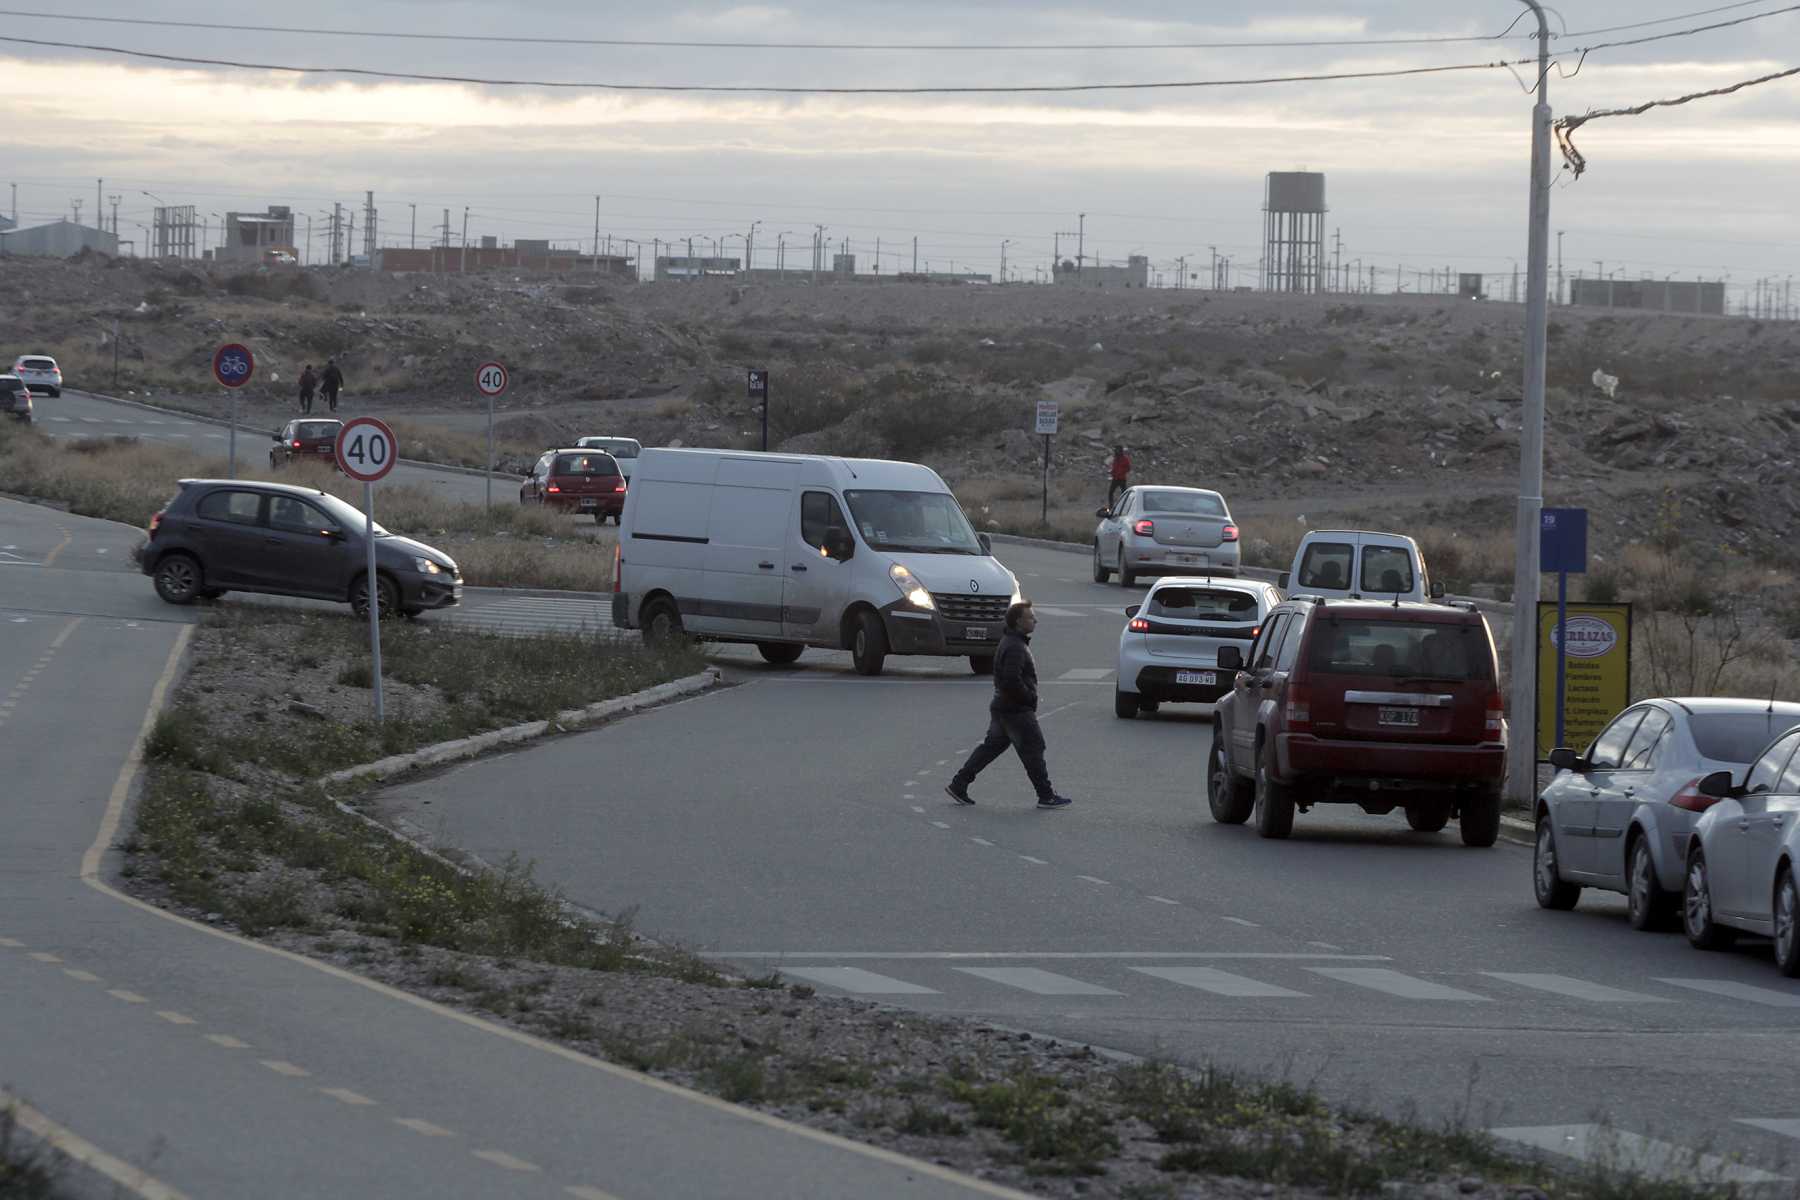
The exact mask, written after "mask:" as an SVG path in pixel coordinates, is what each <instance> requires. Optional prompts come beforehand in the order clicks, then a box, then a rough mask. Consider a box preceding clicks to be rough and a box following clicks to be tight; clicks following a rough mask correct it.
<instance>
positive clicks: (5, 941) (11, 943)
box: [0, 937, 25, 950]
mask: <svg viewBox="0 0 1800 1200" xmlns="http://www.w3.org/2000/svg"><path fill="white" fill-rule="evenodd" d="M0 946H6V947H8V948H10V949H13V950H22V949H24V948H25V943H24V942H21V941H20V940H19V939H18V938H8V937H0Z"/></svg>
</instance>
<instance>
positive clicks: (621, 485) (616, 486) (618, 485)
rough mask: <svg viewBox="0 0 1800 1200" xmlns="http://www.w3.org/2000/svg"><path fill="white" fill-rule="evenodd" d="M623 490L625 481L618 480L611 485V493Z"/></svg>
mask: <svg viewBox="0 0 1800 1200" xmlns="http://www.w3.org/2000/svg"><path fill="white" fill-rule="evenodd" d="M624 490H625V481H624V480H623V479H621V480H619V482H617V483H615V484H613V491H615V492H622V491H624Z"/></svg>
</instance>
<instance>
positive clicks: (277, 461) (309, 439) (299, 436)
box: [269, 417, 344, 471]
mask: <svg viewBox="0 0 1800 1200" xmlns="http://www.w3.org/2000/svg"><path fill="white" fill-rule="evenodd" d="M343 427H344V423H343V422H342V421H329V420H327V421H315V420H313V419H311V418H310V417H303V418H301V419H299V420H296V421H289V422H288V423H287V424H286V425H283V426H282V427H281V429H280V431H279V432H277V433H276V434H275V444H274V445H273V446H271V447H270V448H269V469H270V470H271V471H279V470H280V469H281V468H282V467H285V466H287V465H288V464H289V463H291V462H293V461H294V460H295V459H311V460H313V461H315V462H325V463H331V464H333V465H334V466H335V465H336V463H337V436H338V431H339V430H340V429H342V428H343Z"/></svg>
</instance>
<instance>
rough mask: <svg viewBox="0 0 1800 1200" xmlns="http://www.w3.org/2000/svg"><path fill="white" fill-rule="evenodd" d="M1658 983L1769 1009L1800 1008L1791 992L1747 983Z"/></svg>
mask: <svg viewBox="0 0 1800 1200" xmlns="http://www.w3.org/2000/svg"><path fill="white" fill-rule="evenodd" d="M1656 982H1658V983H1667V984H1672V985H1674V986H1675V987H1679V988H1691V989H1692V990H1694V991H1696V992H1709V993H1711V994H1712V995H1714V996H1724V997H1726V998H1728V999H1731V1000H1745V1001H1748V1002H1749V1003H1751V1004H1766V1005H1768V1006H1769V1007H1770V1008H1800V996H1797V995H1795V994H1794V993H1792V992H1778V991H1775V990H1774V989H1772V988H1760V987H1752V986H1751V985H1750V984H1747V983H1730V982H1728V981H1726V980H1723V979H1662V978H1659V979H1657V981H1656Z"/></svg>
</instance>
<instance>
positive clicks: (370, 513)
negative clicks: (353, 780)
mask: <svg viewBox="0 0 1800 1200" xmlns="http://www.w3.org/2000/svg"><path fill="white" fill-rule="evenodd" d="M363 545H364V546H366V547H367V548H368V570H369V583H368V588H369V592H368V596H369V660H370V661H369V682H370V685H371V687H372V689H373V691H374V693H375V723H376V724H377V725H379V724H381V719H382V703H381V587H380V580H378V579H377V578H376V576H375V485H374V484H372V483H365V484H363Z"/></svg>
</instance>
